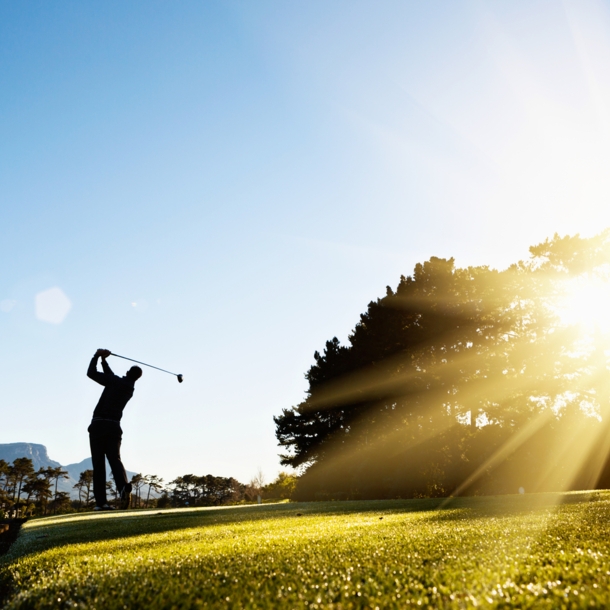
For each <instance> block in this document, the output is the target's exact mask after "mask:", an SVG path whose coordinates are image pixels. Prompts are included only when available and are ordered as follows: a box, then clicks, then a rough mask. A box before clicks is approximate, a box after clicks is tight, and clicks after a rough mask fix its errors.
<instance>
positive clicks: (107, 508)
mask: <svg viewBox="0 0 610 610" xmlns="http://www.w3.org/2000/svg"><path fill="white" fill-rule="evenodd" d="M93 510H95V511H100V510H114V506H109V505H108V504H104V506H96V507H95V508H94V509H93Z"/></svg>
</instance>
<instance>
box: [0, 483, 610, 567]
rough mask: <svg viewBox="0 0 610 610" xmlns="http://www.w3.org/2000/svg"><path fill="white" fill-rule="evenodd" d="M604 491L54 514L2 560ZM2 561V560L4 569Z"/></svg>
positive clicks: (463, 511)
mask: <svg viewBox="0 0 610 610" xmlns="http://www.w3.org/2000/svg"><path fill="white" fill-rule="evenodd" d="M608 499H610V495H609V494H608V493H604V492H575V493H574V492H573V493H544V494H530V495H521V496H520V495H510V496H486V497H462V498H426V499H417V500H362V501H358V500H356V501H331V502H301V503H290V504H286V503H282V504H264V505H254V506H251V505H250V506H228V507H206V508H182V509H170V510H143V511H129V512H116V513H115V512H108V513H101V514H99V513H78V514H76V515H63V516H60V517H53V518H42V519H34V520H31V521H29V522H28V523H27V525H26V526H25V527H24V528H23V529H22V532H21V535H20V537H19V539H18V540H17V542H16V543H15V544H14V545H13V547H12V548H11V550H10V551H9V552H8V553H7V554H6V555H5V556H4V557H3V558H2V560H4V561H8V562H10V561H13V560H15V559H18V558H22V557H26V556H28V555H32V554H35V553H39V552H41V551H45V550H48V549H52V548H55V547H59V546H63V545H67V544H84V543H91V542H103V541H110V540H117V539H125V540H127V539H129V538H132V537H137V536H141V535H145V534H159V533H164V532H170V531H179V530H186V529H190V528H202V527H206V526H214V525H231V524H235V525H238V524H240V523H243V522H248V521H261V520H276V519H304V518H307V517H308V516H316V517H319V516H324V515H327V516H341V515H349V514H354V515H355V514H367V513H370V514H372V515H375V516H379V517H383V515H384V514H387V515H390V514H392V515H395V514H400V513H405V514H408V513H430V515H429V516H424V517H423V518H424V520H425V519H429V520H434V521H440V520H442V521H445V520H455V521H459V520H461V519H471V518H473V517H477V518H486V517H489V518H491V517H498V516H502V515H511V514H515V513H521V512H530V511H536V510H540V509H544V508H554V507H557V506H558V505H561V504H566V503H582V502H590V501H599V500H608ZM1 563H3V561H0V567H1Z"/></svg>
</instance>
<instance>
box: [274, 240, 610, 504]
mask: <svg viewBox="0 0 610 610" xmlns="http://www.w3.org/2000/svg"><path fill="white" fill-rule="evenodd" d="M609 267H610V231H608V230H607V231H604V232H602V233H600V234H599V235H597V236H595V237H592V238H582V237H580V236H578V235H576V236H568V237H559V236H558V235H555V236H554V238H553V239H551V240H548V239H547V240H546V241H545V242H543V243H541V244H538V245H536V246H532V247H531V248H530V257H529V259H528V260H526V261H520V262H518V263H516V264H514V265H512V266H511V267H509V268H508V269H506V270H503V271H497V270H495V269H491V268H490V267H488V266H479V267H467V268H459V267H456V265H455V261H454V259H452V258H450V259H442V258H436V257H432V258H431V259H430V260H428V261H426V262H424V263H420V264H417V265H416V266H415V269H414V272H413V274H412V275H411V276H408V277H404V276H402V277H401V278H400V281H399V283H398V286H397V287H396V289H392V288H390V287H387V289H386V295H385V296H383V297H382V298H378V299H377V300H375V301H372V302H370V303H369V305H368V308H367V310H366V312H365V313H363V314H362V315H361V316H360V320H359V322H358V323H357V324H356V326H355V328H354V330H353V331H352V333H351V334H350V335H349V340H348V344H347V345H341V344H340V342H339V341H338V340H337V338H336V337H335V338H333V339H331V340H329V341H327V342H326V345H325V348H324V350H323V351H322V353H320V352H316V353H315V354H314V363H313V365H312V366H311V367H310V369H309V371H308V372H307V374H306V379H307V381H308V383H309V387H308V390H307V394H306V397H305V399H304V401H303V402H302V403H300V404H299V405H297V406H295V407H293V408H290V409H284V410H283V412H282V413H281V415H279V416H277V417H275V418H274V419H275V423H276V435H277V438H278V441H279V444H280V446H282V447H283V448H284V450H285V453H284V454H283V455H282V456H281V458H282V463H283V464H285V465H289V466H293V467H301V468H303V469H304V471H305V474H304V476H303V477H301V479H300V481H299V484H298V486H297V497H299V494H300V497H301V498H311V497H325V496H327V495H330V496H336V497H342V496H345V497H395V496H402V497H409V496H417V495H447V494H449V493H483V492H494V493H498V492H511V491H512V492H516V491H517V490H518V489H519V488H520V487H522V488H525V489H528V490H529V491H534V490H538V489H558V488H562V489H567V488H572V487H574V486H576V487H578V486H591V485H595V484H596V483H597V482H598V480H599V478H600V476H601V474H602V473H603V459H602V457H600V456H602V455H603V457H604V458H605V455H606V454H607V447H605V444H604V440H603V439H604V435H603V429H604V425H605V422H606V420H607V419H608V417H607V416H606V412H607V410H608V406H609V402H608V401H609V395H608V384H607V382H606V377H607V373H606V371H607V369H606V353H607V351H608V348H609V347H610V343H609V342H608V330H607V329H605V328H604V324H603V318H602V317H601V316H600V315H599V313H600V311H601V309H600V304H597V303H595V302H594V301H595V299H596V298H598V299H603V298H604V296H607V297H610V292H608V293H607V294H606V293H605V292H604V290H607V280H608V273H609ZM592 287H597V292H595V290H593V289H592ZM579 291H580V293H582V292H583V291H584V292H585V293H586V292H587V291H590V294H591V298H590V300H591V301H592V302H589V303H580V305H579V306H577V307H576V308H577V309H579V310H580V311H579V312H578V313H579V315H580V316H581V318H580V319H579V318H578V317H577V316H572V318H570V316H568V315H566V312H568V310H569V309H570V307H571V305H570V304H571V303H572V304H573V303H575V302H576V303H578V301H575V300H574V297H575V295H577V294H579ZM609 300H610V298H609ZM606 305H607V303H606ZM572 308H574V305H572ZM573 313H574V312H572V314H573ZM587 315H588V316H589V319H588V320H587V319H582V318H583V317H584V318H586V316H587ZM583 441H586V442H583Z"/></svg>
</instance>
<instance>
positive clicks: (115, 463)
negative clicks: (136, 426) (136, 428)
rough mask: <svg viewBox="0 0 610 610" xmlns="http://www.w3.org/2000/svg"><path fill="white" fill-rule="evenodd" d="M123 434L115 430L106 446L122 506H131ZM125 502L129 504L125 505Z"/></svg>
mask: <svg viewBox="0 0 610 610" xmlns="http://www.w3.org/2000/svg"><path fill="white" fill-rule="evenodd" d="M122 436H123V434H122V432H121V431H120V429H119V430H117V431H116V432H114V431H113V433H112V436H111V437H110V438H109V439H108V443H107V446H106V456H107V457H108V463H109V464H110V468H111V470H112V476H113V478H114V484H115V486H116V488H117V491H118V492H119V493H120V494H121V508H129V501H130V499H131V485H130V484H129V481H128V480H127V473H126V472H125V466H123V462H122V461H121V438H122ZM124 503H126V504H127V506H124Z"/></svg>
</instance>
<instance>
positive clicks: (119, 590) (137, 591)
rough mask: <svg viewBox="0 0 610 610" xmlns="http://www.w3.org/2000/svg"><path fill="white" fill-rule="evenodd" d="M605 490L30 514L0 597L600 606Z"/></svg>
mask: <svg viewBox="0 0 610 610" xmlns="http://www.w3.org/2000/svg"><path fill="white" fill-rule="evenodd" d="M609 545H610V494H609V493H606V492H591V493H571V494H540V495H528V496H503V497H495V498H463V499H456V500H452V501H451V502H450V503H448V504H446V505H444V506H440V503H439V501H438V500H410V501H407V500H395V501H376V502H326V503H307V504H277V505H263V506H251V507H229V508H214V509H180V510H166V511H147V512H144V511H133V512H126V513H119V514H113V513H104V514H80V515H75V516H74V515H73V516H63V517H56V518H45V519H37V520H32V521H29V522H28V523H26V524H25V526H24V527H23V529H22V532H21V535H20V537H19V539H18V540H17V542H16V543H15V544H14V545H13V547H12V548H11V550H10V551H9V553H8V555H6V556H5V557H4V558H2V561H1V563H0V587H2V588H3V590H4V596H5V597H4V604H5V606H4V607H5V608H10V609H13V608H51V607H52V608H88V609H95V608H97V609H100V610H101V609H104V610H112V609H115V608H117V609H118V608H151V609H155V608H176V609H178V608H199V607H208V608H210V607H211V608H218V607H229V608H274V607H282V608H284V607H285V608H380V609H385V608H405V607H409V606H415V607H434V608H467V607H475V606H477V607H479V606H480V607H490V608H492V607H497V608H511V607H515V608H528V607H536V608H538V607H541V608H543V607H548V608H585V607H608V606H610V555H609V550H610V547H609Z"/></svg>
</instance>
